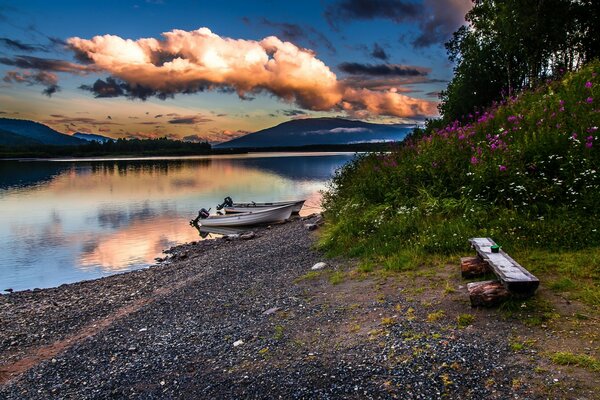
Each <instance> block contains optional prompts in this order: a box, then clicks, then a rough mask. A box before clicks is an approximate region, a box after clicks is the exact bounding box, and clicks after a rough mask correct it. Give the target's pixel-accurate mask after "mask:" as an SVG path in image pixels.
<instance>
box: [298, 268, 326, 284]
mask: <svg viewBox="0 0 600 400" xmlns="http://www.w3.org/2000/svg"><path fill="white" fill-rule="evenodd" d="M322 275H323V271H308V272H307V273H306V274H304V275H301V276H299V277H297V278H296V279H294V283H300V282H302V281H311V280H314V279H318V278H320V277H321V276H322Z"/></svg>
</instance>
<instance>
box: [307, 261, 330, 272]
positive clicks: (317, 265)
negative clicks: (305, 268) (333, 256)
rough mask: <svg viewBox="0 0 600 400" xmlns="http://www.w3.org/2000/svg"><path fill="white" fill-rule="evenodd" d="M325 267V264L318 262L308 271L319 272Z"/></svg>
mask: <svg viewBox="0 0 600 400" xmlns="http://www.w3.org/2000/svg"><path fill="white" fill-rule="evenodd" d="M326 267H327V263H324V262H322V261H321V262H318V263H316V264H315V265H313V266H312V267H311V268H310V269H311V270H312V271H319V270H322V269H324V268H326Z"/></svg>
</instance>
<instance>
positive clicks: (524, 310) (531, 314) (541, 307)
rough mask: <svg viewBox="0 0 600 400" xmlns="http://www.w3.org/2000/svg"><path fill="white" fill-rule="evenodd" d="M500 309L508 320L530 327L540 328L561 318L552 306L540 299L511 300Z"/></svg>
mask: <svg viewBox="0 0 600 400" xmlns="http://www.w3.org/2000/svg"><path fill="white" fill-rule="evenodd" d="M498 309H499V310H500V312H501V313H502V314H503V315H504V316H505V317H506V318H512V319H516V320H519V321H521V322H523V323H524V324H526V325H530V326H539V325H542V324H544V323H546V322H550V321H552V320H554V319H556V318H559V317H560V315H559V314H557V313H556V311H555V310H554V307H553V306H552V304H551V303H550V302H549V301H547V300H544V299H542V298H540V297H532V298H530V299H526V300H519V299H509V300H507V301H506V302H504V303H502V304H501V305H500V307H499V308H498Z"/></svg>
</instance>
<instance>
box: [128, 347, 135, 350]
mask: <svg viewBox="0 0 600 400" xmlns="http://www.w3.org/2000/svg"><path fill="white" fill-rule="evenodd" d="M127 350H129V351H135V350H136V349H135V347H130V348H129V349H127Z"/></svg>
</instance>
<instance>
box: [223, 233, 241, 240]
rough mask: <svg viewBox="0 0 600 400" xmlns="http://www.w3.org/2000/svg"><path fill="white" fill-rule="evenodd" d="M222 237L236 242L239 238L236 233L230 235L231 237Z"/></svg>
mask: <svg viewBox="0 0 600 400" xmlns="http://www.w3.org/2000/svg"><path fill="white" fill-rule="evenodd" d="M223 237H224V238H225V240H236V239H238V238H239V237H240V235H238V234H237V233H232V234H231V235H225V236H223Z"/></svg>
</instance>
